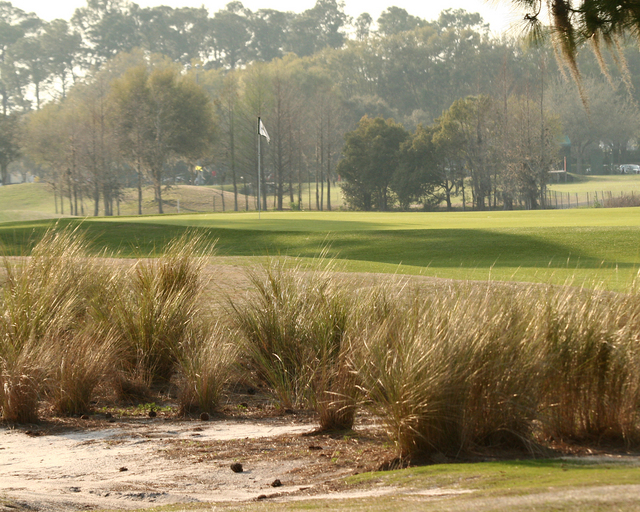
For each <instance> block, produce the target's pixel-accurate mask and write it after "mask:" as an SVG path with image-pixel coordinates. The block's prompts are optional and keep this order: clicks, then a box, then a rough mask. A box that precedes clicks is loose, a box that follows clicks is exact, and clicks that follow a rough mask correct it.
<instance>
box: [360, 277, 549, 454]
mask: <svg viewBox="0 0 640 512" xmlns="http://www.w3.org/2000/svg"><path fill="white" fill-rule="evenodd" d="M438 292H439V293H438V294H427V293H425V292H421V291H417V290H414V291H413V292H407V293H406V294H405V295H403V296H400V295H398V296H396V297H395V298H394V299H392V300H394V301H395V302H396V304H395V305H394V306H393V308H392V310H393V311H394V313H393V314H392V315H390V316H388V317H386V318H381V317H379V316H378V319H379V320H378V322H369V328H368V329H366V330H364V331H363V332H362V334H361V343H362V350H361V352H360V364H359V374H360V380H361V385H362V388H363V392H364V393H365V395H366V396H367V397H368V398H369V399H370V400H371V403H372V404H373V406H374V408H375V409H376V410H377V412H378V413H380V414H381V416H382V418H383V421H384V422H385V423H386V425H387V429H388V432H389V434H390V435H391V437H392V438H393V439H394V440H395V441H396V442H397V444H398V447H399V449H400V452H401V454H402V455H403V456H408V455H411V454H416V453H433V452H444V453H449V454H452V453H453V454H455V453H459V452H461V451H464V450H468V449H469V448H470V447H472V446H474V445H477V444H486V443H493V442H499V441H500V440H502V439H506V438H508V439H509V440H510V441H511V442H512V441H513V440H514V439H516V440H519V439H526V438H528V436H529V430H530V421H531V419H532V418H533V417H534V416H535V410H536V405H537V401H536V397H537V385H536V378H535V377H536V375H537V374H538V373H539V371H540V368H539V364H540V363H539V359H538V358H537V355H536V354H535V348H534V347H531V346H528V345H527V344H526V340H525V339H524V338H523V336H522V333H523V331H524V330H525V326H526V315H522V314H521V313H520V311H519V310H518V309H517V305H516V304H514V303H513V302H512V301H511V299H512V297H510V296H509V295H510V294H509V293H505V292H508V290H503V291H502V292H501V293H500V295H496V296H494V295H493V294H492V293H491V292H490V291H489V290H488V289H483V287H476V286H473V285H466V286H456V285H453V284H450V285H448V286H447V288H446V289H445V290H438ZM492 297H495V298H498V297H499V298H498V300H497V302H496V301H495V300H492ZM386 300H389V298H388V297H387V299H386ZM386 307H387V309H388V308H389V306H386Z"/></svg>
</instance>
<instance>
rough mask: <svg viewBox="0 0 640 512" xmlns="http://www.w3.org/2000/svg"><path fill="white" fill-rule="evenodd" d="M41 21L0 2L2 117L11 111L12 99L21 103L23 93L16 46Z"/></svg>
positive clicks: (7, 3) (0, 98) (30, 14)
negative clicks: (16, 66)
mask: <svg viewBox="0 0 640 512" xmlns="http://www.w3.org/2000/svg"><path fill="white" fill-rule="evenodd" d="M40 24H41V20H40V19H39V18H38V17H37V16H36V15H35V14H33V13H26V12H25V11H23V10H22V9H18V8H17V7H14V6H13V5H11V3H10V2H6V1H0V100H1V101H2V115H7V114H8V113H9V110H10V109H11V107H12V106H13V105H12V99H14V98H17V101H16V102H17V103H21V101H22V98H21V91H20V88H19V85H18V84H19V81H18V80H17V76H16V69H15V65H14V61H13V58H12V55H11V52H12V50H13V47H14V45H16V44H17V43H18V42H19V41H20V40H21V39H22V38H24V37H25V35H27V34H29V33H32V32H34V31H36V30H37V29H38V27H39V26H40Z"/></svg>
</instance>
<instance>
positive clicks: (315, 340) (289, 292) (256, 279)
mask: <svg viewBox="0 0 640 512" xmlns="http://www.w3.org/2000/svg"><path fill="white" fill-rule="evenodd" d="M288 264H289V262H288V261H286V260H284V261H280V262H276V261H272V262H270V263H269V264H268V265H267V266H265V267H263V268H262V269H261V271H257V272H256V271H250V272H249V279H250V281H251V283H252V284H253V285H254V287H255V289H256V291H255V292H254V293H253V294H251V295H249V297H248V298H247V299H246V301H245V302H244V303H242V304H233V303H232V304H230V310H229V312H230V314H231V317H232V319H233V321H234V324H235V326H236V327H237V328H238V330H239V332H240V334H241V336H242V339H243V345H244V352H245V355H246V357H247V358H248V360H249V364H250V367H251V368H252V369H253V370H254V371H255V372H256V373H257V375H258V378H259V379H260V380H262V381H264V382H265V383H266V384H267V385H268V386H269V387H270V388H271V389H272V390H273V392H274V394H275V396H276V398H277V400H278V401H279V402H280V404H281V406H282V407H284V408H288V407H296V406H298V407H303V406H307V405H312V406H315V407H316V408H317V410H318V411H319V412H320V415H321V418H320V419H321V427H322V428H326V429H328V428H331V429H348V428H351V426H352V424H353V419H354V415H355V402H354V398H353V396H354V391H355V382H354V380H353V378H352V377H351V375H350V372H349V371H348V368H347V367H346V366H345V365H346V364H347V362H348V360H349V357H348V353H349V345H348V343H347V336H346V334H347V332H348V330H349V328H350V323H351V311H352V306H353V304H352V302H351V301H350V300H348V299H347V296H346V294H345V293H344V292H343V291H342V290H341V289H340V287H339V286H337V284H336V283H335V282H334V280H333V279H332V278H331V275H332V274H331V265H326V266H325V263H324V262H323V261H320V262H319V263H318V265H319V266H321V267H322V266H324V268H322V269H315V270H305V269H303V268H302V267H301V266H300V265H299V264H298V265H297V266H295V267H294V268H288Z"/></svg>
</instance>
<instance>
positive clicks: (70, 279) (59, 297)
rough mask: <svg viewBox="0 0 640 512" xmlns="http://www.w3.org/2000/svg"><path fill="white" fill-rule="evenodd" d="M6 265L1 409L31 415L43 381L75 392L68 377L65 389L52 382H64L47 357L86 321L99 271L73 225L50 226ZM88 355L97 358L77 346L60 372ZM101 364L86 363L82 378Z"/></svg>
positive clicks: (15, 416)
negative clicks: (27, 253)
mask: <svg viewBox="0 0 640 512" xmlns="http://www.w3.org/2000/svg"><path fill="white" fill-rule="evenodd" d="M5 269H6V272H7V279H6V282H5V284H4V287H3V294H2V302H1V307H2V316H1V317H0V363H1V373H0V384H1V386H0V387H2V390H3V391H2V395H1V398H2V403H1V405H2V413H3V418H5V419H7V420H9V421H17V422H23V421H35V419H37V406H38V398H39V397H40V395H41V393H42V392H43V391H44V387H43V385H44V383H46V384H47V389H48V390H49V391H50V392H51V393H53V395H56V394H57V393H65V394H67V395H68V396H71V395H72V394H73V393H74V392H73V391H72V390H71V388H70V387H69V385H68V384H69V383H68V381H67V384H65V385H64V386H63V387H65V386H66V391H63V389H62V388H56V386H58V385H62V382H63V379H60V378H59V377H60V376H61V373H60V367H59V366H56V365H51V364H47V362H49V363H50V362H51V361H52V360H55V359H56V358H57V357H58V354H59V353H60V350H61V347H62V345H61V344H62V343H63V340H65V341H64V342H65V343H66V340H73V339H76V336H77V333H79V332H81V331H82V330H83V329H85V328H86V326H87V324H88V323H90V316H89V309H90V307H89V304H90V303H91V300H92V297H94V296H95V295H96V294H97V293H98V290H99V289H100V288H101V282H100V276H101V275H102V274H101V273H100V272H99V271H98V269H97V267H96V265H95V264H94V261H93V260H92V259H91V258H90V257H88V254H87V244H86V241H85V240H84V239H83V237H82V236H81V235H80V234H79V233H78V232H77V230H75V231H73V230H61V231H54V230H51V231H48V232H47V233H46V234H45V236H44V237H43V238H42V239H41V241H40V242H39V243H38V244H36V246H35V247H34V248H33V251H32V253H31V256H30V257H29V258H27V259H25V260H21V261H20V262H18V263H16V264H13V263H12V262H10V261H9V260H8V259H5ZM101 354H102V353H101ZM102 355H103V354H102ZM86 357H88V358H91V359H96V354H94V353H91V352H90V351H87V350H85V351H77V350H76V351H75V352H74V353H73V355H72V357H68V358H67V359H66V360H65V364H64V366H65V371H64V373H67V374H68V373H69V372H71V373H73V372H76V371H77V370H78V369H79V368H80V367H82V366H83V365H85V363H86V362H87V361H86V360H85V359H84V358H86ZM101 364H106V362H105V361H104V360H101V361H100V362H99V363H98V362H94V363H92V365H90V367H91V369H90V368H89V367H86V368H85V370H84V371H83V373H84V374H85V378H86V377H87V375H88V372H91V371H98V373H99V370H97V368H98V367H99V366H100V365H101ZM76 387H77V386H76ZM83 392H84V391H83ZM74 400H75V399H72V400H71V401H72V402H73V401H74ZM80 401H81V402H82V401H83V400H80ZM66 403H67V404H70V403H71V402H66ZM57 406H58V408H59V410H60V412H64V413H70V412H74V410H75V409H74V407H71V408H70V409H68V408H67V407H66V406H65V405H64V403H62V402H59V403H58V404H57Z"/></svg>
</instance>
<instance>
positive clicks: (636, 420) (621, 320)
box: [533, 287, 640, 443]
mask: <svg viewBox="0 0 640 512" xmlns="http://www.w3.org/2000/svg"><path fill="white" fill-rule="evenodd" d="M639 306H640V301H638V295H637V294H635V293H632V294H618V293H611V292H605V291H599V290H597V289H595V290H594V289H581V288H573V287H555V288H551V289H547V290H545V292H544V293H540V297H539V299H538V301H537V310H538V311H537V314H536V321H535V323H534V326H533V329H534V331H535V334H534V337H536V338H538V339H539V340H540V342H541V343H542V345H543V347H544V354H543V356H542V357H543V359H544V361H545V366H546V370H547V372H546V374H545V379H544V393H543V397H542V401H541V404H540V419H541V424H542V427H543V432H544V434H545V435H546V436H547V437H549V438H551V439H563V440H574V441H585V440H586V441H598V440H602V439H608V440H624V441H626V442H627V443H633V442H638V441H640V414H639V412H640V409H639V407H640V344H639V342H640V338H639V336H640V308H639Z"/></svg>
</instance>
